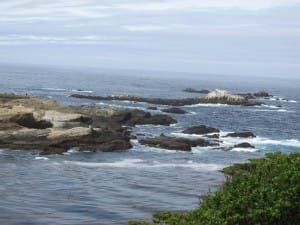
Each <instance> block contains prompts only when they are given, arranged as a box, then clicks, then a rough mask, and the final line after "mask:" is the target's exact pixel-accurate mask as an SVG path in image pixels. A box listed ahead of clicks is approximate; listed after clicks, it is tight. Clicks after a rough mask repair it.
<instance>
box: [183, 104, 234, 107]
mask: <svg viewBox="0 0 300 225" xmlns="http://www.w3.org/2000/svg"><path fill="white" fill-rule="evenodd" d="M228 106H230V105H228V104H220V103H218V104H212V103H199V104H194V105H184V107H189V108H193V107H228Z"/></svg>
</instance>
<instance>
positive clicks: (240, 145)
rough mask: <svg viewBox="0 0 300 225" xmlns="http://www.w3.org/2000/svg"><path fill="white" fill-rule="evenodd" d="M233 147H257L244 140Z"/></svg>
mask: <svg viewBox="0 0 300 225" xmlns="http://www.w3.org/2000/svg"><path fill="white" fill-rule="evenodd" d="M233 148H255V147H254V146H253V145H251V144H249V143H248V142H244V143H240V144H237V145H235V146H233Z"/></svg>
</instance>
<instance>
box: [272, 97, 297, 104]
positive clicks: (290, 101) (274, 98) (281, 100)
mask: <svg viewBox="0 0 300 225" xmlns="http://www.w3.org/2000/svg"><path fill="white" fill-rule="evenodd" d="M268 100H270V101H278V102H289V103H298V101H296V100H289V99H285V98H282V97H277V96H274V97H273V98H270V99H268Z"/></svg>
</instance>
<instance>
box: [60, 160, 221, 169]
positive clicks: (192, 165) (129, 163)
mask: <svg viewBox="0 0 300 225" xmlns="http://www.w3.org/2000/svg"><path fill="white" fill-rule="evenodd" d="M64 163H65V164H67V165H76V166H83V167H87V168H111V167H112V168H141V169H143V168H188V169H193V170H197V171H218V170H221V169H222V168H224V167H225V165H223V164H213V163H196V162H193V161H191V160H189V161H187V162H184V163H182V162H180V163H160V162H157V161H152V162H146V161H144V160H142V159H124V160H120V161H117V162H110V163H108V162H81V161H64Z"/></svg>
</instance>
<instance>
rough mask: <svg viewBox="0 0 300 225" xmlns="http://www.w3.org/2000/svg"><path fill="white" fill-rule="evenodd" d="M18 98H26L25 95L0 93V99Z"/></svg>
mask: <svg viewBox="0 0 300 225" xmlns="http://www.w3.org/2000/svg"><path fill="white" fill-rule="evenodd" d="M20 98H27V97H26V96H22V95H16V94H14V93H0V100H1V99H4V100H13V99H20Z"/></svg>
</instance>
